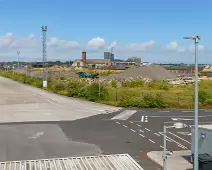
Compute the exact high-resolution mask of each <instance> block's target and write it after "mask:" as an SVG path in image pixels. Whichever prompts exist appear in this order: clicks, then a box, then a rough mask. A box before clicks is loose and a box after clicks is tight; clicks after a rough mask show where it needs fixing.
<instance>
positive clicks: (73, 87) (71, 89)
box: [67, 79, 86, 97]
mask: <svg viewBox="0 0 212 170" xmlns="http://www.w3.org/2000/svg"><path fill="white" fill-rule="evenodd" d="M85 85H86V84H85V82H83V81H80V80H75V79H70V80H69V82H68V84H67V92H68V96H69V97H77V96H78V94H79V93H80V95H81V96H82V94H81V89H82V88H83V87H84V86H85Z"/></svg>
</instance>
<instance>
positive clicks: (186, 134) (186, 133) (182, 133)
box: [177, 132, 191, 136]
mask: <svg viewBox="0 0 212 170" xmlns="http://www.w3.org/2000/svg"><path fill="white" fill-rule="evenodd" d="M177 133H178V134H181V135H185V136H191V133H190V132H177Z"/></svg>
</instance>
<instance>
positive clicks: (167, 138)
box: [163, 134, 187, 149]
mask: <svg viewBox="0 0 212 170" xmlns="http://www.w3.org/2000/svg"><path fill="white" fill-rule="evenodd" d="M163 135H164V134H163ZM166 140H171V141H172V142H174V143H176V144H177V145H180V146H182V147H184V149H187V148H186V147H185V146H184V145H182V144H180V143H178V142H177V141H175V140H174V139H172V138H170V137H168V136H166Z"/></svg>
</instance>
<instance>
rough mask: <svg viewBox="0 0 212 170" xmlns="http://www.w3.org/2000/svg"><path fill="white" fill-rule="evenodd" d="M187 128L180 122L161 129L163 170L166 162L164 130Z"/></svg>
mask: <svg viewBox="0 0 212 170" xmlns="http://www.w3.org/2000/svg"><path fill="white" fill-rule="evenodd" d="M185 127H187V125H186V124H184V123H181V122H178V123H175V124H174V125H173V126H164V128H163V135H164V138H163V169H164V170H167V165H166V163H167V162H166V161H167V156H166V129H171V128H175V129H182V128H185Z"/></svg>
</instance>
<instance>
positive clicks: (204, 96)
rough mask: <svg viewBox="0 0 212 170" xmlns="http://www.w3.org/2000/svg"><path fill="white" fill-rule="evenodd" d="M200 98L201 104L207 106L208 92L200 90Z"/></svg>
mask: <svg viewBox="0 0 212 170" xmlns="http://www.w3.org/2000/svg"><path fill="white" fill-rule="evenodd" d="M198 98H199V102H200V103H201V104H205V102H206V100H207V92H206V91H204V90H200V91H199V94H198Z"/></svg>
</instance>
